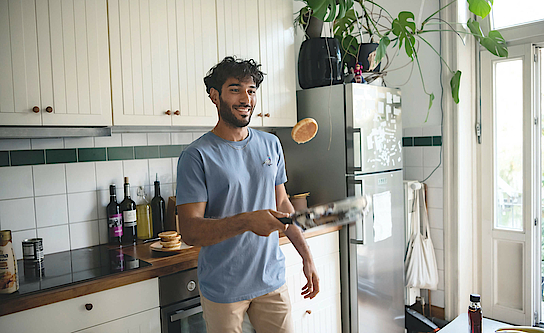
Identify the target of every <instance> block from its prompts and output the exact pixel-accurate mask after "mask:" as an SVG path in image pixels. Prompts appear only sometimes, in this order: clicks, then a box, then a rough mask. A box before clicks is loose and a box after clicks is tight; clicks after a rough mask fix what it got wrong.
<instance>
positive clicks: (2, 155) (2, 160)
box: [0, 151, 9, 167]
mask: <svg viewBox="0 0 544 333" xmlns="http://www.w3.org/2000/svg"><path fill="white" fill-rule="evenodd" d="M3 166H9V151H0V167H3Z"/></svg>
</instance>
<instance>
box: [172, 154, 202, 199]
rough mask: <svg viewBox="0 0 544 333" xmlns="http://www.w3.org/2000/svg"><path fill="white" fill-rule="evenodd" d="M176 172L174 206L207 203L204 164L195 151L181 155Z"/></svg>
mask: <svg viewBox="0 0 544 333" xmlns="http://www.w3.org/2000/svg"><path fill="white" fill-rule="evenodd" d="M177 172H178V173H177V185H176V205H183V204H186V203H194V202H207V201H208V191H207V189H206V178H205V174H204V164H203V163H202V159H201V157H200V154H199V153H198V151H197V150H196V149H195V150H185V151H183V152H182V153H181V156H180V157H179V160H178V171H177Z"/></svg>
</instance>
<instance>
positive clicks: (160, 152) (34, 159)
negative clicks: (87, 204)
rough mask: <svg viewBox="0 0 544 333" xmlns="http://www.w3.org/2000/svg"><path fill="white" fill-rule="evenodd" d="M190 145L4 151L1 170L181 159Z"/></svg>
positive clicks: (0, 165) (1, 152)
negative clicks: (20, 167) (14, 167)
mask: <svg viewBox="0 0 544 333" xmlns="http://www.w3.org/2000/svg"><path fill="white" fill-rule="evenodd" d="M186 147H187V145H167V146H135V147H133V146H129V147H107V148H103V147H96V148H69V149H68V148H67V149H36V150H3V151H0V167H9V166H22V165H40V164H57V163H77V162H99V161H121V160H134V159H149V158H171V157H178V156H179V155H180V154H181V152H182V151H183V150H184V149H185V148H186Z"/></svg>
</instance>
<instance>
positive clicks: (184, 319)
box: [159, 268, 255, 333]
mask: <svg viewBox="0 0 544 333" xmlns="http://www.w3.org/2000/svg"><path fill="white" fill-rule="evenodd" d="M159 299H160V306H161V332H162V333H205V332H206V323H205V321H204V318H203V316H202V306H201V305H200V294H199V291H198V277H197V274H196V268H193V269H189V270H185V271H181V272H177V273H174V274H170V275H166V276H161V277H159ZM242 332H243V333H255V330H254V329H253V326H251V323H250V322H249V318H248V316H247V314H246V315H245V317H244V323H243V324H242Z"/></svg>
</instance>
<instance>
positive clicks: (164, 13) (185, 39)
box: [108, 0, 217, 126]
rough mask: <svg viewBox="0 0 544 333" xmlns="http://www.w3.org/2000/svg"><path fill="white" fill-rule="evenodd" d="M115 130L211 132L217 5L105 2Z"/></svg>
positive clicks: (184, 0)
mask: <svg viewBox="0 0 544 333" xmlns="http://www.w3.org/2000/svg"><path fill="white" fill-rule="evenodd" d="M108 10H109V24H110V48H111V80H112V101H113V123H114V125H162V126H213V125H214V124H215V122H216V121H217V111H216V109H215V106H214V105H213V104H212V103H211V101H210V100H209V98H208V95H207V93H206V89H205V86H204V82H203V78H204V76H205V75H206V73H207V71H208V70H209V69H210V68H211V67H212V66H213V65H215V64H216V63H217V31H216V30H217V29H216V15H215V12H216V9H215V0H202V1H191V0H139V1H128V0H110V1H108Z"/></svg>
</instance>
